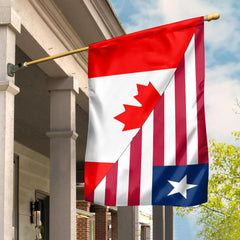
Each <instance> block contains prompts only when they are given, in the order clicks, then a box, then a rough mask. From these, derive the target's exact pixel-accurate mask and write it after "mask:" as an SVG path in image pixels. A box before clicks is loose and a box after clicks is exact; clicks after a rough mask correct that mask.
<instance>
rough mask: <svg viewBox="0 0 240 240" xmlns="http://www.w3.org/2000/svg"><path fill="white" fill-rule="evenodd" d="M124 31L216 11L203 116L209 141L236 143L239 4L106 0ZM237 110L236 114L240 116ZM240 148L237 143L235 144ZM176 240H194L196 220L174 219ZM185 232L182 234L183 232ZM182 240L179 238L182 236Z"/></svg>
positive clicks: (208, 43) (226, 0)
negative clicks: (217, 13)
mask: <svg viewBox="0 0 240 240" xmlns="http://www.w3.org/2000/svg"><path fill="white" fill-rule="evenodd" d="M110 2H111V4H112V5H113V7H114V9H115V11H116V13H117V15H118V17H119V19H120V21H121V23H122V25H123V27H124V29H125V30H126V32H127V33H131V32H135V31H140V30H144V29H147V28H151V27H156V26H160V25H164V24H168V23H172V22H176V21H180V20H184V19H188V18H193V17H198V16H205V15H207V14H212V13H214V12H219V13H220V19H218V20H216V21H211V22H205V114H206V127H207V136H208V139H212V138H214V139H216V140H217V141H218V142H226V143H227V144H236V142H234V137H233V136H232V135H231V132H232V131H234V130H240V108H238V107H237V105H236V101H237V99H238V100H239V101H240V54H239V53H240V24H239V22H240V1H239V0H110ZM236 112H239V113H238V114H237V113H236ZM237 144H238V145H239V143H237ZM174 219H175V220H174V224H175V228H174V235H175V237H174V239H175V240H178V239H185V240H194V239H196V237H195V234H196V232H197V229H199V226H197V225H196V224H195V220H196V217H195V216H189V217H188V218H184V219H181V218H180V217H177V216H176V215H174ZM181 229H184V230H185V231H181ZM182 237H183V238H182Z"/></svg>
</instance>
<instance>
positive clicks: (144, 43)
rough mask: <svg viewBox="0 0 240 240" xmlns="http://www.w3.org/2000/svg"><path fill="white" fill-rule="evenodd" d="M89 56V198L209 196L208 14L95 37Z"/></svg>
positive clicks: (132, 200) (159, 200)
mask: <svg viewBox="0 0 240 240" xmlns="http://www.w3.org/2000/svg"><path fill="white" fill-rule="evenodd" d="M88 61H89V62H88V75H89V129H88V139H87V150H86V157H85V199H86V200H87V201H90V202H94V203H96V204H101V205H108V206H132V205H171V206H192V205H197V204H200V203H203V202H206V201H207V185H208V149H207V137H206V127H205V116H204V115H205V114H204V19H203V17H199V18H193V19H189V20H185V21H181V22H177V23H172V24H168V25H164V26H160V27H156V28H152V29H148V30H144V31H140V32H137V33H132V34H128V35H124V36H121V37H118V38H115V39H110V40H106V41H103V42H99V43H95V44H92V45H90V46H89V60H88Z"/></svg>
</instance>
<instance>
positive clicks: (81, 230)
mask: <svg viewBox="0 0 240 240" xmlns="http://www.w3.org/2000/svg"><path fill="white" fill-rule="evenodd" d="M77 209H81V210H84V211H87V212H89V209H90V203H89V202H85V201H79V202H77ZM89 227H90V224H89V219H88V218H77V240H89Z"/></svg>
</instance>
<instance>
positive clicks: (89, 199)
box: [85, 191, 94, 203]
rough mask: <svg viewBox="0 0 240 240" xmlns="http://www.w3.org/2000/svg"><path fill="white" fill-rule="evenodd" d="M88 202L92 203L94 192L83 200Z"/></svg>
mask: <svg viewBox="0 0 240 240" xmlns="http://www.w3.org/2000/svg"><path fill="white" fill-rule="evenodd" d="M85 200H86V201H88V202H92V203H93V202H94V191H93V192H92V193H91V194H90V195H89V196H88V198H85Z"/></svg>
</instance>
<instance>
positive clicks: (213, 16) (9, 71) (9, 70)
mask: <svg viewBox="0 0 240 240" xmlns="http://www.w3.org/2000/svg"><path fill="white" fill-rule="evenodd" d="M219 17H220V14H219V13H213V14H209V15H206V16H204V21H211V20H217V19H219ZM87 50H88V47H83V48H79V49H76V50H72V51H69V52H65V53H61V54H57V55H53V56H49V57H45V58H40V59H37V60H33V61H30V62H25V63H19V64H16V65H14V64H12V63H8V64H7V74H8V76H10V77H14V74H15V73H16V72H17V71H19V70H21V69H24V68H26V67H28V66H30V65H35V64H38V63H42V62H47V61H50V60H53V59H56V58H61V57H65V56H68V55H72V54H75V53H79V52H83V51H87Z"/></svg>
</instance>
